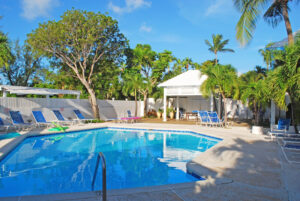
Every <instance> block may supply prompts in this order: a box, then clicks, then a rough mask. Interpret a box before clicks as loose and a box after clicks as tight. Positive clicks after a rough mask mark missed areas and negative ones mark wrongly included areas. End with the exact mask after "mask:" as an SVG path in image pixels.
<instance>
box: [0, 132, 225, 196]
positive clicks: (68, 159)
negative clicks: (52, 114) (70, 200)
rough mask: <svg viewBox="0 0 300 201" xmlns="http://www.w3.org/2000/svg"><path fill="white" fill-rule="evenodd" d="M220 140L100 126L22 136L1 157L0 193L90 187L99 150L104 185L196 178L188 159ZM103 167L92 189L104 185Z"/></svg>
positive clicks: (30, 192)
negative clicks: (104, 171)
mask: <svg viewBox="0 0 300 201" xmlns="http://www.w3.org/2000/svg"><path fill="white" fill-rule="evenodd" d="M220 140H221V139H218V138H212V137H208V136H203V135H200V134H195V133H193V132H180V131H160V130H152V131H150V130H144V129H134V130H129V129H118V128H101V129H94V130H86V131H76V132H70V133H66V134H57V135H46V136H39V137H29V138H26V139H25V140H24V141H23V142H22V143H21V144H19V146H17V147H16V148H15V149H14V150H13V151H12V152H10V153H9V154H8V155H7V156H6V157H5V158H4V159H3V160H2V161H0V197H7V196H21V195H41V194H53V193H69V192H84V191H91V182H92V177H93V173H94V169H95V165H96V159H97V154H98V152H103V154H104V155H105V158H106V163H107V164H106V165H107V188H108V189H121V188H134V187H143V186H153V185H163V184H175V183H183V182H191V181H197V180H199V178H195V177H193V176H191V175H189V174H187V173H186V166H185V165H186V162H187V161H189V160H191V159H192V158H194V157H196V156H197V155H199V154H200V153H201V152H204V151H205V150H207V149H209V148H211V147H212V146H214V145H215V144H217V143H218V142H219V141H220ZM99 178H101V168H99V172H98V180H97V181H96V185H95V189H96V190H100V189H101V187H102V184H101V182H100V180H101V179H99Z"/></svg>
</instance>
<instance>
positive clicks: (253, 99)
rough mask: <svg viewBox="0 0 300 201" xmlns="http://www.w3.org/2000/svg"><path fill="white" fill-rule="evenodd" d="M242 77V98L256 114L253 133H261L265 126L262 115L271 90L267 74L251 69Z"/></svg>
mask: <svg viewBox="0 0 300 201" xmlns="http://www.w3.org/2000/svg"><path fill="white" fill-rule="evenodd" d="M240 79H241V81H242V82H241V83H242V85H241V89H242V90H241V92H242V93H241V99H242V101H243V103H247V104H248V107H249V108H250V109H251V111H252V113H253V115H254V125H253V126H252V134H256V135H261V134H263V133H264V128H263V126H261V120H260V116H261V113H262V111H263V109H264V108H265V107H266V106H267V105H268V104H269V102H270V98H269V91H268V86H267V83H266V79H265V75H264V74H263V73H261V72H259V71H258V68H257V69H256V71H249V72H247V73H246V74H244V75H242V76H241V77H240Z"/></svg>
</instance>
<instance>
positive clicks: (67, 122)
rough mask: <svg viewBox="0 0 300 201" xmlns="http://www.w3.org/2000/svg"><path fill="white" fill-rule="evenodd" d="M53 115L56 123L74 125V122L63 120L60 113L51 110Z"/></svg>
mask: <svg viewBox="0 0 300 201" xmlns="http://www.w3.org/2000/svg"><path fill="white" fill-rule="evenodd" d="M52 111H53V113H54V114H55V116H56V118H57V120H58V122H60V123H62V124H68V125H70V124H74V123H75V122H74V121H70V120H65V118H64V117H63V115H62V114H61V113H60V111H59V110H52Z"/></svg>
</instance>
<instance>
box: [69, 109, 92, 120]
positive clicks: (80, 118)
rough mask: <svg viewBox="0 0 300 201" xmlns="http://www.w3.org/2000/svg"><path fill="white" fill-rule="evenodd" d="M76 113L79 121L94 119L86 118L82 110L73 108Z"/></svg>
mask: <svg viewBox="0 0 300 201" xmlns="http://www.w3.org/2000/svg"><path fill="white" fill-rule="evenodd" d="M73 111H74V113H75V114H76V117H77V119H78V120H79V121H81V122H84V121H92V120H94V119H87V118H85V117H84V116H83V115H82V113H81V112H80V110H73Z"/></svg>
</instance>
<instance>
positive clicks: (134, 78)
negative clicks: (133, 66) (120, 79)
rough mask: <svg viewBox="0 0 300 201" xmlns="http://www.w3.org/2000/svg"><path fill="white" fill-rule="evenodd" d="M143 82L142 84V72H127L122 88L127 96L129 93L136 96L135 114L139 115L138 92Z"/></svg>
mask: <svg viewBox="0 0 300 201" xmlns="http://www.w3.org/2000/svg"><path fill="white" fill-rule="evenodd" d="M141 84H142V78H141V74H139V73H136V72H130V73H129V72H127V73H125V75H124V86H123V88H122V92H123V94H124V95H125V96H127V95H128V94H129V95H132V96H134V101H135V112H134V115H135V116H137V93H138V91H139V90H140V88H141Z"/></svg>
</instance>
